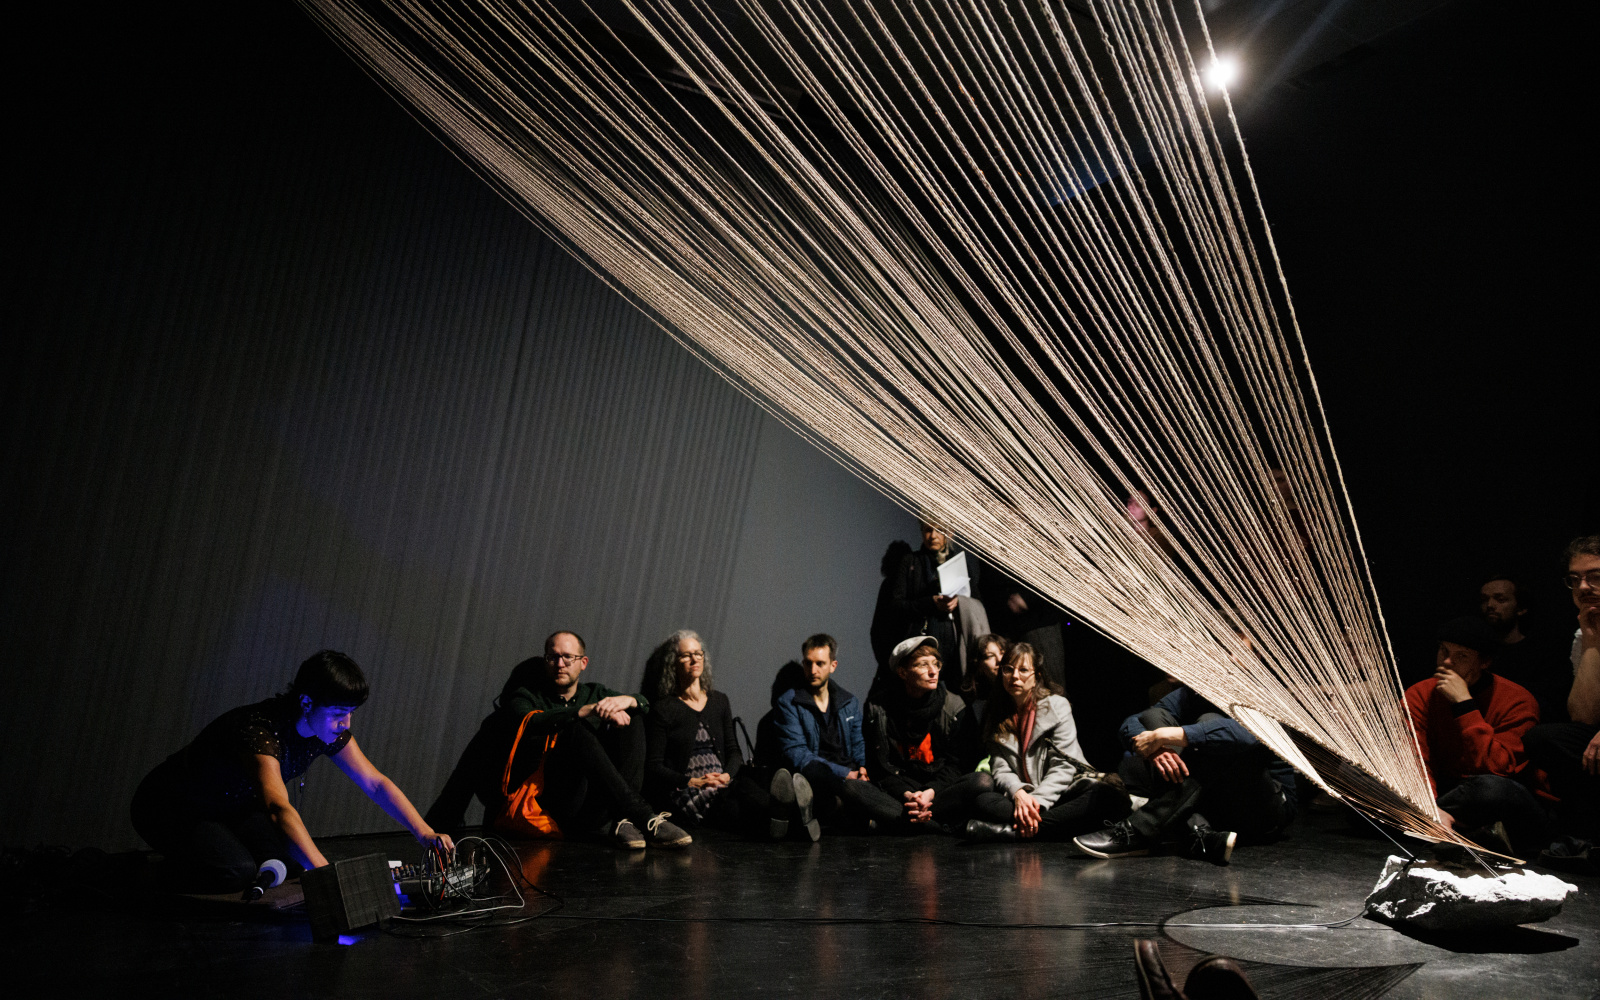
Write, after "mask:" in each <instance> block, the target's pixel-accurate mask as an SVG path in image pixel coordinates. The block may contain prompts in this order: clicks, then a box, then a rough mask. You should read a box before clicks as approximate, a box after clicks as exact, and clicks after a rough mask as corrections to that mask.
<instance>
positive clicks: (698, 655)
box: [678, 649, 706, 660]
mask: <svg viewBox="0 0 1600 1000" xmlns="http://www.w3.org/2000/svg"><path fill="white" fill-rule="evenodd" d="M705 658H706V654H705V650H702V649H697V650H695V651H693V652H692V653H685V652H682V651H681V650H680V651H679V653H678V659H680V660H703V659H705Z"/></svg>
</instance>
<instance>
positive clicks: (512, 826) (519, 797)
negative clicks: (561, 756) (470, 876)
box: [490, 710, 561, 837]
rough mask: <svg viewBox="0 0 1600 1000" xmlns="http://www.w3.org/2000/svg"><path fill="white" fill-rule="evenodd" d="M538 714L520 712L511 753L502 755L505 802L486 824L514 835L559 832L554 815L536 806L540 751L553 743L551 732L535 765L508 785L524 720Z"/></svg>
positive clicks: (541, 765) (540, 775)
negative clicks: (515, 783) (519, 781)
mask: <svg viewBox="0 0 1600 1000" xmlns="http://www.w3.org/2000/svg"><path fill="white" fill-rule="evenodd" d="M538 714H539V712H538V711H537V710H535V711H532V712H529V713H528V714H527V715H524V716H523V717H522V725H520V726H518V727H517V738H516V739H515V740H513V741H512V743H511V753H510V754H509V755H508V756H507V757H506V771H505V774H504V775H502V776H501V778H500V794H502V795H504V796H505V805H504V806H503V807H501V810H500V814H499V815H498V816H496V817H495V818H494V822H493V823H491V824H490V825H491V826H493V827H494V828H495V829H496V830H499V831H500V832H501V833H509V834H511V835H512V836H515V837H560V836H561V828H560V827H558V826H556V821H555V818H554V817H552V816H551V815H550V814H549V813H547V812H545V811H544V810H543V809H541V808H539V791H540V790H541V789H542V788H544V754H547V753H549V752H550V749H551V748H552V747H554V746H555V745H556V734H555V733H550V734H549V735H548V736H546V737H545V738H544V750H543V752H542V753H541V754H540V757H539V766H538V768H536V769H535V770H534V772H533V773H532V774H530V775H528V778H527V780H526V781H524V782H523V783H522V784H521V785H518V786H517V787H516V788H512V787H511V762H512V761H514V760H516V759H517V745H518V744H520V743H521V742H522V734H523V732H524V731H525V730H526V729H527V728H528V720H529V719H531V718H533V717H534V716H535V715H538Z"/></svg>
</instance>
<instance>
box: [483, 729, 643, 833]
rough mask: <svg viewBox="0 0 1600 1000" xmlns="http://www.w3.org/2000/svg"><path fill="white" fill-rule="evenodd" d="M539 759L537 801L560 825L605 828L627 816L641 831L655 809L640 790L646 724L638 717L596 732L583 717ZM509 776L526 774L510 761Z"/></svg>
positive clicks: (576, 828)
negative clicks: (541, 775) (541, 777)
mask: <svg viewBox="0 0 1600 1000" xmlns="http://www.w3.org/2000/svg"><path fill="white" fill-rule="evenodd" d="M521 756H522V755H521V753H520V752H519V753H518V757H519V758H520V757H521ZM542 760H543V763H544V787H543V789H541V790H540V792H539V806H540V808H542V809H544V811H545V812H547V813H549V814H550V815H551V816H552V817H554V818H555V821H556V822H557V823H558V824H560V826H561V828H562V829H564V830H569V831H572V832H575V833H604V832H606V830H607V828H609V827H610V826H612V825H613V824H615V823H616V822H617V821H618V820H623V819H627V820H632V821H633V823H634V824H636V825H637V826H638V827H639V829H640V830H641V831H642V830H643V829H644V823H645V821H646V820H648V819H649V818H650V817H651V816H653V815H655V813H654V812H653V811H652V810H651V808H650V803H648V802H646V801H645V799H644V796H643V795H641V794H640V793H639V790H640V789H641V788H642V787H643V786H644V724H643V723H642V722H640V721H638V720H637V718H636V719H635V721H634V722H632V723H631V724H629V725H626V726H616V725H611V724H609V723H608V724H606V725H604V726H602V727H601V728H600V731H599V732H598V733H597V732H595V730H594V729H592V728H590V726H589V725H588V723H586V722H582V721H579V722H574V723H573V724H572V725H570V726H568V727H567V728H566V729H564V730H562V731H561V734H560V736H558V737H557V738H556V745H555V746H554V747H552V748H550V750H549V751H548V752H546V753H545V754H544V756H543V758H542ZM518 763H520V761H519V762H518ZM528 770H530V771H531V770H532V769H531V768H528ZM511 778H512V781H513V782H518V781H520V780H524V779H525V778H526V775H519V774H518V768H517V766H516V765H514V766H513V770H512V775H511Z"/></svg>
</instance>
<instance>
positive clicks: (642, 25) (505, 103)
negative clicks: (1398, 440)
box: [301, 0, 1457, 840]
mask: <svg viewBox="0 0 1600 1000" xmlns="http://www.w3.org/2000/svg"><path fill="white" fill-rule="evenodd" d="M301 2H302V4H303V6H305V7H306V9H307V10H308V11H309V12H310V13H311V14H312V16H313V17H314V18H315V19H316V20H317V21H318V22H319V23H320V24H321V25H322V26H323V27H324V29H325V30H327V31H328V32H329V34H330V35H332V36H333V37H334V38H335V39H337V40H338V41H339V42H340V43H342V44H343V45H344V46H345V47H346V48H347V49H348V50H349V51H350V52H351V53H352V54H353V55H354V56H355V57H356V58H357V60H358V61H360V62H361V63H362V64H363V65H364V66H365V67H366V68H367V69H368V71H369V72H370V73H371V74H372V75H373V76H374V77H375V78H376V79H378V80H379V81H380V82H382V83H383V84H384V85H385V86H387V87H389V88H390V89H391V90H392V91H393V92H394V93H395V94H396V95H397V96H398V97H399V98H400V99H401V100H402V101H403V103H405V104H406V105H407V106H409V107H410V108H411V109H412V110H413V112H414V113H415V114H416V115H417V117H418V119H419V121H421V122H422V123H423V124H424V125H426V126H427V127H428V128H430V129H431V130H432V131H433V132H434V133H435V134H436V135H438V136H439V137H440V138H441V139H442V140H444V141H445V142H446V143H447V144H449V145H450V146H451V147H452V148H454V149H456V150H457V151H459V153H460V154H461V155H462V158H463V160H464V162H466V163H468V165H469V166H471V167H472V168H473V169H474V170H476V171H477V172H478V174H479V175H480V176H481V177H483V178H484V179H485V180H486V181H487V182H488V183H490V184H491V185H492V186H494V187H495V188H496V189H497V190H498V191H500V192H501V193H502V194H503V195H504V196H505V197H506V198H507V199H509V200H510V201H511V202H512V203H513V204H514V205H516V206H518V207H519V208H520V209H521V210H522V211H523V212H524V214H525V215H527V217H528V218H529V219H530V220H531V221H532V222H533V223H534V224H535V225H537V226H539V227H540V228H541V229H542V230H543V231H544V232H546V233H547V234H548V235H549V236H551V237H552V238H553V239H555V240H557V241H558V242H560V243H561V244H562V245H563V246H565V247H567V248H568V249H569V250H570V251H571V252H572V253H574V254H575V255H576V256H577V257H578V258H579V259H580V260H582V261H584V262H585V263H586V264H587V265H588V266H589V267H590V268H591V270H593V271H594V272H595V273H596V274H597V275H599V276H600V277H601V278H602V279H603V280H604V281H606V282H607V283H608V284H609V285H610V286H611V287H613V288H614V289H616V290H617V291H618V292H619V293H621V294H622V295H624V296H625V297H627V298H628V299H629V300H630V301H631V302H633V303H634V304H635V305H636V306H638V307H639V308H640V309H642V310H643V311H645V312H646V313H647V314H648V315H650V316H651V317H653V318H654V319H655V320H656V321H657V322H658V323H659V324H660V325H661V326H662V327H663V329H665V330H666V331H667V332H668V333H669V334H670V335H671V336H673V337H674V338H675V339H676V340H678V342H679V343H681V344H683V346H684V347H686V348H687V349H688V350H690V351H691V352H693V353H695V354H696V355H697V356H698V357H700V358H701V359H702V360H704V361H705V362H706V363H707V364H710V365H711V366H713V367H714V368H715V369H717V370H718V371H719V372H721V373H722V374H723V375H724V376H725V377H726V378H727V379H728V380H729V381H730V382H731V383H732V384H733V385H734V386H735V387H737V388H738V389H740V391H742V392H745V393H746V394H747V395H749V396H750V397H751V398H752V399H753V400H755V401H756V402H757V403H758V404H759V405H761V406H762V407H764V408H765V409H766V410H767V411H768V412H770V413H772V414H773V415H774V416H775V417H777V418H778V419H779V420H781V421H783V422H784V423H785V424H786V425H788V426H789V427H791V428H793V429H794V430H795V431H797V432H798V433H800V434H801V435H802V436H804V437H805V438H807V439H808V440H809V441H811V442H812V443H813V444H815V445H816V446H817V447H819V448H820V449H822V450H823V451H824V452H826V453H827V454H829V455H831V456H832V457H834V458H835V459H837V460H838V461H840V462H841V463H843V464H844V465H845V466H847V467H848V468H850V469H851V470H853V471H854V472H856V473H857V474H858V475H860V476H862V477H863V478H864V479H866V480H867V481H868V482H869V483H871V484H873V485H874V486H876V487H877V488H879V489H880V490H882V491H883V492H884V493H885V494H886V495H888V496H889V497H891V498H892V499H894V500H895V501H896V502H898V503H900V504H902V505H904V506H905V507H906V508H907V509H909V510H912V511H914V512H917V513H919V514H922V515H923V516H925V517H928V518H931V519H933V520H935V521H937V522H939V523H940V524H942V525H944V526H945V527H946V528H947V529H948V530H949V531H950V532H952V533H953V534H954V535H955V536H957V537H958V538H960V539H961V540H962V541H963V542H964V543H965V544H967V545H968V546H969V547H971V548H972V549H974V550H976V551H977V552H979V553H980V554H982V555H983V556H984V557H986V558H988V559H990V560H992V561H993V562H995V563H997V564H998V565H1000V566H1002V567H1004V568H1005V569H1006V570H1008V571H1009V572H1011V573H1013V574H1015V575H1016V576H1017V578H1018V579H1020V580H1022V581H1024V582H1025V583H1027V584H1028V585H1029V586H1030V587H1032V588H1033V589H1035V590H1037V591H1038V592H1040V593H1042V594H1044V595H1046V596H1047V597H1048V598H1050V599H1051V600H1053V601H1056V602H1058V603H1059V604H1060V605H1062V606H1063V607H1065V608H1069V609H1071V610H1072V611H1073V612H1074V613H1075V614H1076V615H1077V616H1079V617H1080V618H1082V619H1083V620H1085V621H1087V622H1089V623H1091V624H1092V625H1093V626H1094V627H1096V628H1098V629H1099V630H1101V631H1103V632H1104V633H1105V634H1106V635H1108V636H1110V637H1111V638H1112V639H1114V640H1116V641H1117V642H1119V643H1121V644H1122V645H1124V646H1126V647H1127V648H1128V649H1130V650H1132V651H1133V652H1135V653H1137V654H1138V655H1139V656H1141V657H1143V658H1144V659H1146V660H1148V661H1149V662H1151V663H1153V664H1155V665H1156V666H1158V667H1160V668H1161V669H1164V670H1167V671H1169V672H1170V673H1171V674H1173V675H1174V676H1176V677H1178V678H1180V679H1181V680H1183V681H1184V682H1185V683H1187V684H1189V685H1190V686H1191V687H1193V688H1194V689H1195V690H1196V691H1197V692H1199V693H1200V694H1201V695H1203V696H1205V697H1206V698H1208V699H1210V700H1211V701H1213V702H1214V703H1216V704H1218V705H1221V706H1224V707H1225V708H1226V709H1227V710H1228V711H1229V712H1230V713H1231V714H1232V715H1233V716H1234V717H1235V718H1236V719H1237V720H1238V721H1239V722H1240V723H1241V724H1243V725H1244V726H1246V727H1247V728H1248V729H1249V730H1250V731H1251V732H1253V733H1254V734H1255V735H1256V736H1257V737H1259V738H1260V739H1261V740H1262V741H1263V742H1264V743H1266V744H1267V745H1268V746H1270V747H1271V748H1272V749H1273V750H1274V751H1276V752H1277V753H1279V754H1281V755H1282V756H1283V757H1284V758H1285V759H1287V760H1288V761H1290V762H1291V763H1292V764H1294V765H1295V766H1296V767H1297V768H1299V769H1300V770H1301V771H1303V772H1304V773H1305V774H1307V775H1308V776H1309V777H1311V778H1312V779H1313V780H1314V781H1315V782H1317V784H1318V785H1320V786H1321V787H1323V788H1324V789H1326V790H1328V791H1330V792H1332V793H1334V794H1336V795H1339V796H1341V797H1343V798H1345V799H1346V800H1347V801H1349V802H1350V803H1351V804H1352V805H1353V806H1355V807H1356V808H1358V809H1360V810H1362V811H1363V812H1365V813H1367V814H1368V815H1370V816H1375V817H1382V818H1385V819H1387V820H1388V821H1389V822H1391V823H1393V824H1396V825H1398V826H1399V827H1401V828H1403V829H1405V830H1407V831H1409V832H1412V833H1415V834H1417V835H1419V836H1424V837H1427V838H1430V839H1448V840H1456V839H1457V838H1456V836H1455V835H1454V834H1453V833H1451V832H1450V831H1449V830H1447V829H1446V828H1444V827H1443V826H1442V825H1441V824H1440V822H1439V817H1438V814H1437V811H1436V809H1435V807H1434V804H1433V795H1432V793H1431V789H1430V784H1429V781H1428V777H1427V774H1426V770H1425V766H1424V764H1423V762H1422V759H1421V756H1420V754H1419V751H1418V746H1417V743H1416V736H1415V734H1414V733H1413V731H1412V728H1411V726H1410V724H1409V722H1408V719H1407V716H1406V712H1405V708H1404V704H1403V702H1402V697H1401V687H1400V681H1399V676H1398V673H1397V671H1396V669H1395V664H1394V657H1393V653H1392V651H1391V649H1390V647H1389V645H1388V640H1387V636H1386V631H1385V627H1384V623H1383V621H1382V616H1381V611H1380V608H1379V603H1378V599H1377V595H1376V592H1375V590H1374V587H1373V584H1372V580H1371V574H1370V571H1369V569H1368V566H1367V563H1366V558H1365V555H1364V553H1363V551H1362V548H1361V543H1360V535H1359V531H1358V529H1357V525H1356V522H1355V518H1354V515H1353V512H1352V509H1351V505H1350V502H1349V498H1348V496H1347V494H1346V491H1345V489H1344V485H1343V480H1342V475H1341V473H1340V470H1339V466H1338V462H1337V457H1336V455H1335V452H1334V449H1333V444H1332V441H1331V439H1330V435H1329V430H1328V426H1327V422H1326V419H1325V417H1324V414H1323V410H1322V406H1321V402H1320V399H1319V397H1318V394H1317V389H1316V382H1315V379H1314V376H1313V375H1312V373H1311V370H1310V367H1309V364H1308V362H1307V358H1306V351H1305V346H1304V343H1303V340H1302V337H1301V334H1300V330H1299V327H1298V324H1297V322H1296V320H1295V317H1294V313H1293V306H1292V302H1291V301H1290V299H1289V295H1288V288H1287V283H1286V280H1285V278H1284V275H1283V271H1282V268H1281V266H1280V265H1279V262H1278V257H1277V252H1276V249H1275V247H1274V246H1273V244H1272V239H1271V231H1270V228H1269V227H1268V226H1267V223H1266V217H1265V213H1264V211H1263V209H1262V206H1261V198H1260V195H1259V192H1258V191H1257V188H1256V183H1255V178H1254V175H1253V174H1252V173H1251V171H1250V166H1249V161H1248V158H1247V156H1246V155H1245V150H1244V144H1243V139H1242V136H1241V135H1240V134H1239V128H1238V123H1237V120H1236V118H1235V116H1234V113H1233V108H1232V105H1231V103H1230V102H1229V101H1228V99H1227V96H1226V94H1222V95H1214V94H1211V93H1209V92H1208V91H1207V88H1206V87H1205V85H1204V83H1203V81H1202V70H1203V68H1204V66H1205V65H1206V63H1207V62H1208V61H1209V60H1212V59H1214V58H1215V53H1214V52H1213V51H1211V42H1210V38H1209V35H1208V34H1207V32H1206V28H1205V22H1204V17H1203V14H1202V12H1201V10H1200V8H1199V5H1198V3H1195V4H1194V5H1193V7H1192V9H1191V8H1190V7H1188V6H1185V5H1184V4H1182V3H1180V2H1179V0H1123V2H1112V0H1090V2H1089V3H1088V4H1087V13H1083V12H1081V11H1079V12H1074V11H1072V10H1069V9H1067V8H1066V7H1063V6H1061V5H1060V4H1059V3H1058V2H1055V0H992V2H974V0H878V2H866V0H764V2H763V0H728V2H729V3H734V4H736V7H728V6H723V5H714V4H712V3H710V2H708V0H676V2H668V0H621V2H620V6H621V8H622V9H623V10H624V11H625V12H626V17H623V18H621V19H620V20H619V19H618V18H617V17H616V16H615V15H613V16H612V18H611V20H610V21H609V22H608V21H604V20H601V19H600V18H599V17H598V15H595V14H594V13H593V12H592V11H588V10H587V8H584V7H581V6H571V5H568V6H562V5H557V4H554V3H550V2H547V0H521V2H511V0H457V2H447V0H301ZM1075 668H1081V669H1093V667H1092V665H1082V666H1081V667H1076V666H1075V665H1068V669H1069V670H1070V669H1075Z"/></svg>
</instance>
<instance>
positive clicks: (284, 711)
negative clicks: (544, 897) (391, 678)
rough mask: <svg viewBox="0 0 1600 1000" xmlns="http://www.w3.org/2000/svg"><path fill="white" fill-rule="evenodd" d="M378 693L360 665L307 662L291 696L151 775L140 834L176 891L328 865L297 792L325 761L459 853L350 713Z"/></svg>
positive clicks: (212, 889) (203, 738) (217, 726)
mask: <svg viewBox="0 0 1600 1000" xmlns="http://www.w3.org/2000/svg"><path fill="white" fill-rule="evenodd" d="M367 690H368V689H367V679H366V677H365V676H363V675H362V673H361V668H360V667H358V666H356V663H355V661H354V660H352V659H350V657H348V656H346V655H344V654H343V653H336V652H333V651H332V650H323V651H322V652H320V653H317V654H316V655H314V656H312V657H311V658H310V659H308V660H306V661H305V662H304V663H302V664H301V665H300V669H299V671H298V672H297V673H296V674H295V678H294V683H293V684H291V685H289V690H288V691H286V692H284V693H283V694H281V695H278V696H277V697H275V698H268V699H267V700H266V701H261V702H256V703H255V704H253V705H245V706H243V707H241V708H235V709H233V710H232V711H229V712H226V713H224V714H223V715H222V716H221V717H219V718H218V719H217V720H216V721H214V722H212V723H211V724H210V725H209V726H206V727H205V728H204V729H202V730H201V731H200V735H198V736H196V737H195V738H194V740H193V742H191V743H190V744H189V745H188V746H186V747H184V748H183V749H181V750H179V751H178V752H177V753H174V754H173V755H172V756H170V757H168V758H167V759H166V760H165V761H163V762H162V763H160V764H158V765H156V768H155V770H153V771H151V772H150V773H149V774H148V775H146V776H145V779H144V780H143V781H142V782H140V783H139V789H138V791H136V792H135V793H134V796H133V805H132V809H131V812H132V818H133V828H134V829H135V830H137V831H138V832H139V836H141V837H143V838H144V839H145V841H146V842H147V843H149V845H150V846H151V847H153V848H155V849H156V850H157V851H159V852H161V854H162V855H163V856H164V857H165V859H166V862H167V872H166V875H167V881H168V883H169V884H170V886H171V887H172V888H173V889H176V890H179V891H182V892H200V893H223V892H238V891H240V890H242V889H244V888H246V887H247V886H249V885H250V884H251V883H252V882H253V881H254V880H255V877H256V873H257V871H258V869H259V867H260V866H261V865H262V863H263V862H266V861H268V860H271V859H277V860H280V861H284V862H286V867H287V868H289V870H290V871H291V872H295V873H298V872H299V871H301V870H304V869H306V868H321V867H322V866H324V865H326V864H327V863H328V860H327V859H326V858H324V857H323V856H322V852H321V851H319V850H318V849H317V845H316V843H315V842H314V841H313V840H312V839H311V835H310V834H309V833H307V832H306V827H305V823H303V822H302V821H301V819H300V813H299V812H298V811H296V810H295V807H294V806H293V805H291V804H290V803H289V791H288V788H287V787H286V786H287V783H288V782H290V781H293V780H294V779H295V778H297V777H299V776H300V775H301V774H303V773H304V772H305V770H306V768H307V767H309V766H310V765H311V763H312V761H314V760H316V759H317V758H318V757H324V756H326V757H330V758H332V760H333V762H334V764H336V765H337V766H338V768H339V770H341V771H343V772H344V773H345V774H346V775H348V776H349V778H350V780H351V781H354V782H355V783H356V787H358V788H360V789H361V790H362V791H363V792H365V793H366V795H367V797H368V798H370V799H371V800H372V801H374V802H376V803H377V804H378V805H379V806H381V807H383V811H384V812H386V813H388V814H389V815H390V816H392V817H394V819H395V820H396V821H397V822H399V823H400V824H402V825H403V826H405V827H406V829H408V830H410V831H411V834H412V836H414V837H416V838H417V842H418V843H420V844H422V845H424V846H426V847H436V848H439V849H442V850H446V851H448V850H451V849H453V845H452V844H451V842H450V838H449V837H448V836H447V835H445V834H442V833H437V832H435V831H434V829H433V828H432V827H431V826H429V825H428V824H427V823H426V822H425V821H424V820H423V818H422V817H421V816H419V815H417V810H416V809H415V808H413V807H412V805H411V802H410V800H409V799H407V798H406V796H405V793H403V792H401V791H400V789H399V788H396V787H395V784H394V782H392V781H390V780H389V779H388V778H386V777H384V776H383V774H382V773H380V772H379V771H378V769H377V768H375V767H373V766H372V762H371V761H369V760H367V757H366V755H365V754H363V753H362V752H361V748H360V747H359V746H357V745H356V739H355V734H353V733H352V732H350V716H351V714H352V713H354V712H355V710H356V709H357V708H359V707H361V705H362V703H363V702H365V701H366V700H367Z"/></svg>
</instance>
